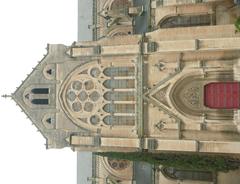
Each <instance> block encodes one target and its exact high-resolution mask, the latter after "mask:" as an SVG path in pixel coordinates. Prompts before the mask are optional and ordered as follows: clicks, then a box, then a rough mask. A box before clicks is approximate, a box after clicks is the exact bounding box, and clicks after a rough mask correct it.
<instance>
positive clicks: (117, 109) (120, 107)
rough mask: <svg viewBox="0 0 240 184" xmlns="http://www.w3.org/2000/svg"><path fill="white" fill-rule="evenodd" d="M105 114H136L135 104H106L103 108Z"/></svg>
mask: <svg viewBox="0 0 240 184" xmlns="http://www.w3.org/2000/svg"><path fill="white" fill-rule="evenodd" d="M103 110H104V111H105V112H109V113H134V111H135V105H134V104H106V105H105V106H104V107H103Z"/></svg>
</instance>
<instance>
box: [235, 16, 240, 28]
mask: <svg viewBox="0 0 240 184" xmlns="http://www.w3.org/2000/svg"><path fill="white" fill-rule="evenodd" d="M235 27H236V29H237V30H238V31H240V17H238V19H237V20H236V22H235Z"/></svg>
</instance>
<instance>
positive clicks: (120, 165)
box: [107, 158, 130, 171]
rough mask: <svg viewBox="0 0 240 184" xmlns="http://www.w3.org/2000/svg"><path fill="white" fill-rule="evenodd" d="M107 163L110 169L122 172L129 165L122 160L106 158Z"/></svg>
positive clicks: (126, 161)
mask: <svg viewBox="0 0 240 184" xmlns="http://www.w3.org/2000/svg"><path fill="white" fill-rule="evenodd" d="M107 162H108V164H109V165H110V167H111V168H112V169H114V170H118V171H119V170H124V169H126V168H127V167H128V166H129V165H130V162H129V161H128V160H123V159H119V160H117V159H112V158H108V160H107Z"/></svg>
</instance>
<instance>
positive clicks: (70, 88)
mask: <svg viewBox="0 0 240 184" xmlns="http://www.w3.org/2000/svg"><path fill="white" fill-rule="evenodd" d="M93 69H94V68H93ZM96 69H98V68H96ZM91 70H92V69H89V71H91ZM99 71H100V70H99ZM100 91H102V84H101V83H99V82H98V80H97V79H95V78H93V77H91V76H90V74H82V73H81V72H78V73H77V74H76V76H75V77H74V78H73V79H72V80H70V81H69V82H68V85H67V86H66V93H65V96H66V98H65V101H66V103H67V106H68V109H69V112H70V114H71V115H72V116H73V117H76V119H77V118H88V123H89V124H92V125H94V124H98V122H96V121H94V119H93V120H92V122H90V116H91V115H92V114H93V113H96V112H97V111H98V110H99V108H100V106H99V104H100V103H98V102H99V101H100V100H101V99H102V98H103V97H102V98H101V95H100ZM101 101H102V100H101Z"/></svg>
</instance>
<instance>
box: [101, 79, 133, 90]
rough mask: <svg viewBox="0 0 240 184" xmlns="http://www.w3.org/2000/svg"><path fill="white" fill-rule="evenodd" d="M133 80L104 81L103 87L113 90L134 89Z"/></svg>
mask: <svg viewBox="0 0 240 184" xmlns="http://www.w3.org/2000/svg"><path fill="white" fill-rule="evenodd" d="M134 82H135V81H134V80H133V79H122V80H121V79H119V80H118V79H116V80H111V79H110V80H106V81H105V82H104V83H103V85H104V86H105V87H106V88H108V89H111V88H114V89H124V88H134V86H135V84H134Z"/></svg>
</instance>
